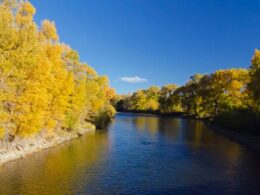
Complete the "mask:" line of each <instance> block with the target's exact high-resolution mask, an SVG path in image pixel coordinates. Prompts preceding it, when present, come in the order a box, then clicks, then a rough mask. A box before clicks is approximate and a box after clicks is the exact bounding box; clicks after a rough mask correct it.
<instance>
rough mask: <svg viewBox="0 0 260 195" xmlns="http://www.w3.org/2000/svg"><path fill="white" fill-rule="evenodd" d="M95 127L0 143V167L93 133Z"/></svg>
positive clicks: (60, 131)
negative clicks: (90, 132)
mask: <svg viewBox="0 0 260 195" xmlns="http://www.w3.org/2000/svg"><path fill="white" fill-rule="evenodd" d="M94 130H95V126H94V125H90V126H89V128H87V129H86V128H85V129H81V130H80V131H78V132H65V131H62V130H59V131H56V132H55V133H52V134H51V135H37V136H36V137H34V138H27V139H22V140H21V139H19V140H14V141H13V142H11V143H7V144H6V143H3V142H1V143H0V166H1V165H3V164H4V163H7V162H9V161H13V160H16V159H19V158H23V157H26V156H27V155H29V154H32V153H35V152H39V151H41V150H44V149H48V148H51V147H54V146H57V145H59V144H61V143H64V142H67V141H70V140H72V139H75V138H78V137H80V136H81V135H83V134H85V133H87V132H89V131H94Z"/></svg>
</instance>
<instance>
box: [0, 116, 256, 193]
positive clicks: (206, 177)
mask: <svg viewBox="0 0 260 195" xmlns="http://www.w3.org/2000/svg"><path fill="white" fill-rule="evenodd" d="M0 194H14V195H16V194H37V195H38V194H54V195H55V194H94V195H98V194H109V195H110V194H111V195H113V194H210V195H211V194H246V195H248V194H260V158H259V156H258V155H257V154H256V153H253V152H251V151H250V150H248V149H246V148H244V147H243V146H241V145H239V144H237V143H235V142H233V141H231V140H229V139H227V138H225V137H223V136H222V135H219V134H217V133H215V132H214V131H212V130H210V129H208V128H207V127H205V126H204V125H203V123H201V122H199V121H195V120H187V119H176V118H175V119H174V118H163V117H156V116H151V115H140V114H118V115H117V116H116V118H115V121H114V122H113V123H112V124H111V125H110V127H109V128H108V130H103V131H98V132H96V133H90V134H87V135H85V136H83V137H81V138H80V139H77V140H74V141H72V142H70V143H65V144H62V145H61V146H58V147H56V148H53V149H49V150H45V151H43V152H40V153H37V154H33V155H30V156H29V157H27V158H24V159H21V160H17V161H14V162H11V163H8V164H6V165H4V166H3V167H1V168H0Z"/></svg>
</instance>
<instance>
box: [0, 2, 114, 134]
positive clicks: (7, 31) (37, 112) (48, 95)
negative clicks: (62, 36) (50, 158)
mask: <svg viewBox="0 0 260 195" xmlns="http://www.w3.org/2000/svg"><path fill="white" fill-rule="evenodd" d="M0 2H1V4H0V120H1V123H0V136H1V137H2V138H7V137H8V136H10V135H12V136H22V137H26V136H30V135H35V134H38V133H40V132H49V133H51V132H52V131H55V130H56V129H63V130H73V129H76V128H78V127H79V126H81V125H82V124H83V123H84V122H85V121H93V120H96V119H97V118H98V117H99V115H100V114H101V113H102V114H103V113H105V114H106V115H109V116H112V115H113V114H114V110H113V107H112V106H111V105H110V99H111V98H112V96H113V94H114V93H113V91H112V90H111V89H110V87H109V84H108V83H109V82H108V79H107V77H104V76H99V75H98V74H97V73H96V72H95V71H94V69H93V68H91V67H90V66H88V65H87V64H83V63H81V62H80V58H79V55H78V53H77V52H76V51H75V50H72V49H71V48H70V47H69V46H68V45H65V44H63V43H60V42H59V36H58V34H57V30H56V27H55V24H54V22H52V21H49V20H44V21H43V22H42V24H41V26H40V27H38V26H37V25H36V23H35V22H34V19H33V17H34V14H35V12H36V10H35V8H34V7H33V6H32V5H31V4H30V3H29V2H28V1H19V2H17V1H11V0H5V1H0Z"/></svg>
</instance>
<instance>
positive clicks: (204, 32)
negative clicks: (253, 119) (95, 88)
mask: <svg viewBox="0 0 260 195" xmlns="http://www.w3.org/2000/svg"><path fill="white" fill-rule="evenodd" d="M31 2H32V3H33V5H34V6H35V7H36V9H37V13H36V16H35V19H36V21H37V23H38V24H40V21H41V20H43V19H50V20H53V21H55V23H56V26H57V28H58V33H59V35H60V38H61V41H62V42H65V43H67V44H69V45H71V47H72V48H73V49H76V50H78V52H79V54H80V57H81V61H83V62H86V63H88V64H89V65H91V66H92V67H94V68H95V69H96V70H97V71H98V73H99V74H101V75H108V76H109V78H110V83H111V86H112V87H114V88H116V90H117V92H118V93H128V92H133V91H135V90H137V89H139V88H147V87H149V86H151V85H157V86H162V85H165V84H168V83H176V84H178V85H182V84H184V83H185V82H186V81H187V80H188V79H189V76H191V75H193V74H195V73H210V72H213V71H215V70H217V69H223V68H231V67H244V68H245V67H248V66H249V65H250V60H251V57H252V55H253V52H254V49H255V48H259V47H260V1H259V0H91V1H88V0H84V1H83V0H66V1H65V0H41V1H39V0H31Z"/></svg>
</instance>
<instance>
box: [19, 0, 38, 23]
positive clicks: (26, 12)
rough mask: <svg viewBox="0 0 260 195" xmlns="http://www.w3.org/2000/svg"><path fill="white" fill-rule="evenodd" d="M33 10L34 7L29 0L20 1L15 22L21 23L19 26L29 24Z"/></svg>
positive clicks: (31, 20) (34, 10)
mask: <svg viewBox="0 0 260 195" xmlns="http://www.w3.org/2000/svg"><path fill="white" fill-rule="evenodd" d="M35 12H36V9H35V8H34V7H33V5H32V4H31V3H30V2H28V1H25V2H21V3H20V4H19V6H18V11H17V13H16V22H17V24H19V25H21V26H20V27H24V26H27V25H28V24H29V25H30V24H31V23H32V22H33V16H34V14H35Z"/></svg>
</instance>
